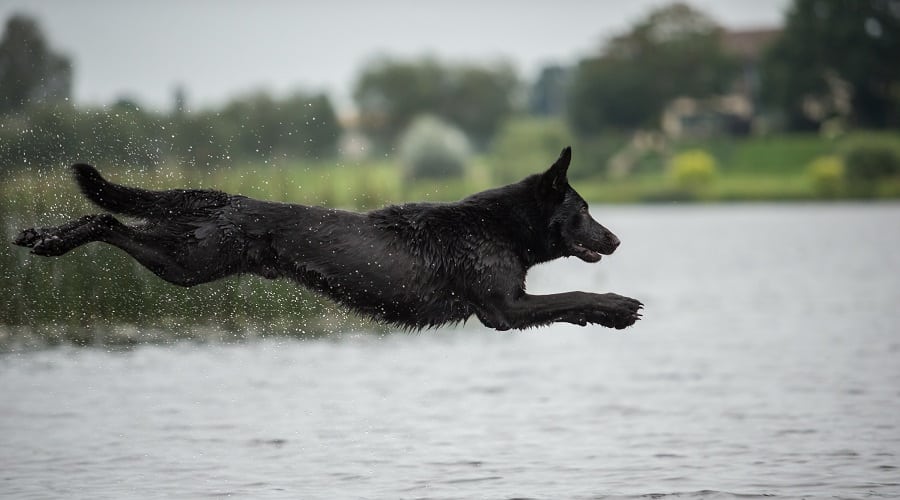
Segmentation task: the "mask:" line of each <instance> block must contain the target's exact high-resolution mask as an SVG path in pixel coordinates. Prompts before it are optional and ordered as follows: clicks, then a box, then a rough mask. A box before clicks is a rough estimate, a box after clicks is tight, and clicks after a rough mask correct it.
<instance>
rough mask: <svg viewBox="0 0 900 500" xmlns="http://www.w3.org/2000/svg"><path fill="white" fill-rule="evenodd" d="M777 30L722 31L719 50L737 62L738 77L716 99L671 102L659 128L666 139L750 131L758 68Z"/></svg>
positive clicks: (755, 114)
mask: <svg viewBox="0 0 900 500" xmlns="http://www.w3.org/2000/svg"><path fill="white" fill-rule="evenodd" d="M780 34H781V29H778V28H766V29H754V30H739V31H725V32H723V33H722V39H721V43H722V48H723V50H724V51H725V52H726V53H727V54H730V55H732V56H734V57H736V58H737V59H738V61H739V62H740V64H741V73H740V76H738V78H737V79H736V80H735V81H734V82H733V83H732V85H731V91H730V92H729V93H728V94H726V95H724V96H719V97H712V98H706V99H697V98H693V97H687V96H685V97H679V98H677V99H674V100H672V102H670V103H669V105H668V106H667V107H666V109H665V110H664V111H663V114H662V123H661V126H662V129H663V131H664V132H665V133H666V135H668V136H669V137H675V138H679V137H709V136H712V135H721V134H729V135H745V134H749V133H750V132H751V131H753V129H754V126H755V121H756V119H757V117H758V111H759V107H760V106H759V91H760V72H761V70H760V66H761V62H762V58H763V55H764V54H765V51H766V49H767V48H768V47H769V46H770V45H771V44H772V43H773V42H774V41H775V39H776V38H778V36H779V35H780Z"/></svg>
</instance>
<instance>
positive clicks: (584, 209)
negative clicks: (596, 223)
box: [581, 205, 588, 214]
mask: <svg viewBox="0 0 900 500" xmlns="http://www.w3.org/2000/svg"><path fill="white" fill-rule="evenodd" d="M581 213H583V214H586V213H588V206H587V205H585V206H583V207H581Z"/></svg>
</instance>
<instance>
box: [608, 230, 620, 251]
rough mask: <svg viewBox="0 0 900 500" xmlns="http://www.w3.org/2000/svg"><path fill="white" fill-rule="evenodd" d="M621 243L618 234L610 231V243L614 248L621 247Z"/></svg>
mask: <svg viewBox="0 0 900 500" xmlns="http://www.w3.org/2000/svg"><path fill="white" fill-rule="evenodd" d="M621 243H622V242H621V241H619V238H617V237H616V235H614V234H612V233H609V245H610V246H611V247H612V249H613V250H615V249H616V248H619V245H620V244H621Z"/></svg>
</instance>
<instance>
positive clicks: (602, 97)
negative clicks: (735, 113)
mask: <svg viewBox="0 0 900 500" xmlns="http://www.w3.org/2000/svg"><path fill="white" fill-rule="evenodd" d="M721 31H722V30H721V28H720V27H719V26H718V25H717V24H716V23H715V21H713V20H712V19H711V18H709V17H708V16H707V15H705V14H704V13H702V12H700V11H697V10H695V9H693V8H691V7H689V6H687V5H685V4H673V5H669V6H666V7H663V8H660V9H657V10H654V11H653V12H651V13H650V14H649V15H648V16H647V17H646V18H644V19H642V20H640V21H639V22H638V23H637V24H635V25H634V27H633V28H632V29H631V30H630V31H629V32H628V33H625V34H623V35H620V36H617V37H615V38H613V39H612V40H611V41H610V42H609V43H608V44H607V45H606V47H605V49H604V50H603V52H602V53H601V54H600V55H598V56H595V57H590V58H587V59H584V60H582V61H581V62H580V63H579V64H578V67H577V68H576V72H575V75H574V79H573V83H572V88H571V92H570V105H569V111H568V117H569V121H570V122H571V124H572V127H573V128H574V130H575V131H576V132H578V133H579V134H581V135H593V134H596V133H598V132H600V131H601V130H603V129H604V128H606V127H615V128H622V129H634V128H639V127H644V126H648V125H655V124H656V120H658V118H659V115H660V113H661V111H662V109H663V108H664V107H665V105H666V104H667V103H668V102H669V101H670V100H671V99H673V98H675V97H678V96H682V95H687V96H694V97H704V96H709V95H713V94H717V93H721V92H723V91H725V90H726V89H727V87H728V86H729V84H731V82H732V81H733V79H734V76H735V75H736V69H737V65H736V64H735V62H734V60H733V59H732V58H731V57H729V56H727V55H726V54H725V52H724V51H723V49H722V46H721V43H720V40H721Z"/></svg>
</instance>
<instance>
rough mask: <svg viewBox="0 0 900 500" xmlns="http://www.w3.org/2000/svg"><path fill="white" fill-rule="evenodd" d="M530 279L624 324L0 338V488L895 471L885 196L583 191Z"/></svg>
mask: <svg viewBox="0 0 900 500" xmlns="http://www.w3.org/2000/svg"><path fill="white" fill-rule="evenodd" d="M593 212H594V214H595V216H596V217H597V218H598V219H599V220H600V221H601V222H602V223H604V224H605V225H607V226H608V227H609V228H610V229H612V230H613V231H614V232H616V233H617V234H618V235H619V237H620V238H621V239H622V240H623V244H622V246H621V247H620V249H619V250H618V251H617V252H616V254H615V255H613V256H610V257H604V260H603V261H602V262H601V263H599V264H597V265H588V264H585V263H582V262H580V261H577V260H574V259H568V260H564V261H560V262H557V263H553V264H551V265H545V266H542V267H539V268H536V269H535V270H533V272H532V274H531V275H530V279H529V287H530V290H531V291H532V292H534V293H549V292H555V291H564V290H571V289H583V290H593V291H607V290H614V291H617V292H619V293H623V294H627V295H632V296H635V297H638V298H640V299H641V300H643V301H644V302H645V303H646V305H647V306H646V314H645V319H644V320H643V321H641V322H639V323H638V324H637V326H636V327H634V328H631V329H629V330H627V331H626V332H624V333H621V332H614V331H611V330H607V329H603V328H599V327H588V328H579V327H576V326H553V327H549V328H542V329H537V330H532V331H527V332H520V333H497V332H491V331H487V330H485V329H482V328H481V327H480V326H478V325H477V324H475V322H470V323H469V324H468V325H467V326H465V327H463V328H461V329H457V330H449V329H442V330H437V331H433V332H426V333H422V334H419V335H408V334H395V335H388V336H383V337H379V336H376V335H367V334H362V333H346V334H344V335H340V336H338V337H336V338H334V339H326V340H315V341H299V340H286V339H285V340H280V339H269V340H263V341H253V342H247V343H242V344H234V345H201V344H195V343H188V342H181V343H174V344H172V345H162V346H141V347H136V348H134V349H131V350H126V351H107V350H104V349H101V348H72V347H63V348H55V349H47V350H42V351H32V352H23V353H11V354H6V355H3V356H2V357H0V401H2V403H0V496H3V497H8V498H77V497H81V498H157V497H158V498H163V497H164V498H172V497H180V498H202V497H216V496H226V495H233V496H236V497H247V498H498V499H499V498H514V497H528V498H602V497H608V496H612V497H617V496H622V497H632V496H634V497H641V496H644V497H645V498H658V497H666V496H673V497H679V498H733V497H736V496H741V497H742V498H743V497H744V495H747V496H751V497H752V496H762V495H771V496H775V497H779V498H809V497H842V498H843V497H849V498H861V497H885V498H890V497H897V496H900V469H898V467H900V328H898V324H900V308H898V304H900V279H898V276H900V273H898V271H900V251H898V249H900V205H897V204H887V205H827V206H826V205H733V206H714V207H703V206H689V207H671V206H665V207H662V206H660V207H595V208H594V210H593Z"/></svg>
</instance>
